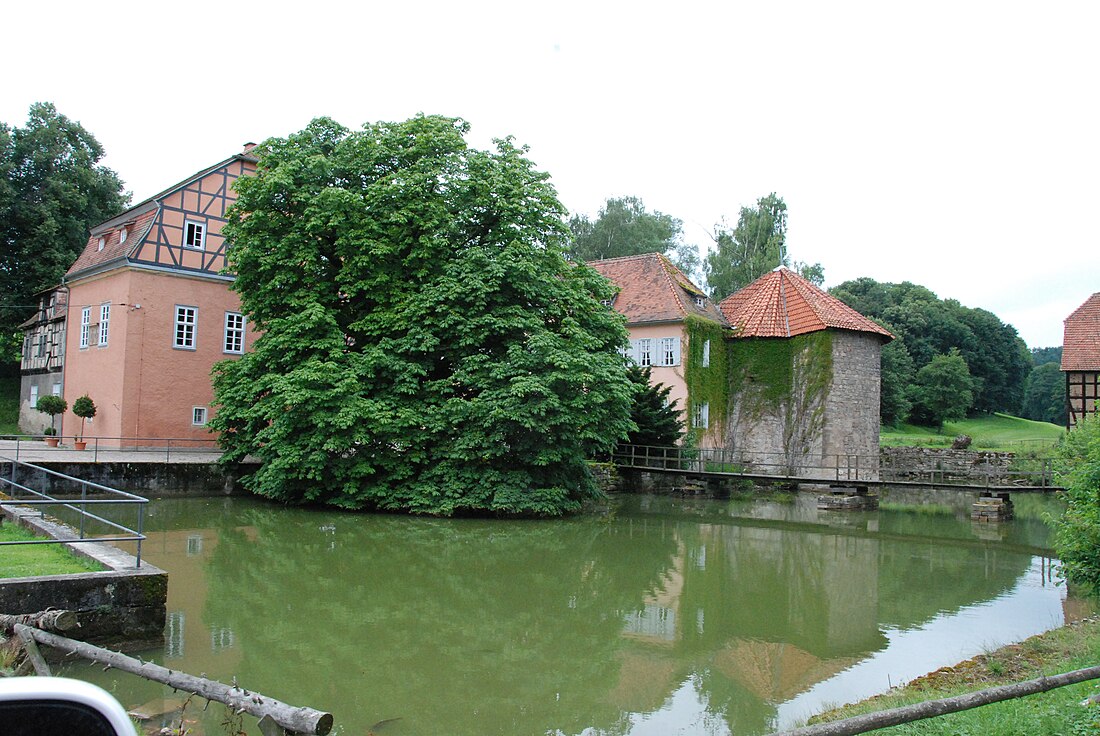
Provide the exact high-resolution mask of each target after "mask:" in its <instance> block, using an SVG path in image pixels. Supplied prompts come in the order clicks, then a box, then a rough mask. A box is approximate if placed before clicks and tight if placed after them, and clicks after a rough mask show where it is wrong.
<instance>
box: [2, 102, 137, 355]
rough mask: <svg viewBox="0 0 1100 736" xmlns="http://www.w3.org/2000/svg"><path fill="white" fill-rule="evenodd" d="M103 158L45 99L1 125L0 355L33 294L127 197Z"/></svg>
mask: <svg viewBox="0 0 1100 736" xmlns="http://www.w3.org/2000/svg"><path fill="white" fill-rule="evenodd" d="M101 158H103V147H102V146H101V145H100V144H99V142H98V141H97V140H96V139H95V137H94V136H93V135H92V134H91V133H89V132H88V131H87V130H85V129H84V127H83V126H81V125H80V123H78V122H76V121H75V120H70V119H69V118H67V117H65V116H64V115H62V114H60V113H58V112H57V109H56V108H55V107H54V106H53V104H51V103H48V102H39V103H35V104H34V105H31V108H30V113H29V116H28V119H27V124H26V126H25V127H23V128H13V127H9V126H8V125H7V124H6V123H0V360H8V359H10V358H11V357H12V356H13V355H16V356H17V355H18V347H17V346H18V345H19V344H20V343H21V339H20V336H19V335H18V334H17V332H18V326H19V323H20V322H22V321H23V320H24V319H26V318H27V317H28V316H30V314H31V313H33V311H34V309H33V307H31V308H30V309H28V308H27V306H28V305H32V304H33V299H32V297H33V295H34V293H35V292H36V291H39V290H41V289H45V288H47V287H49V286H52V285H54V284H56V283H57V282H59V281H60V280H61V277H62V276H63V275H64V273H65V271H66V269H68V267H69V266H71V265H72V263H73V261H74V260H75V259H76V257H77V256H78V255H79V254H80V250H81V249H82V248H83V247H84V244H85V243H86V242H87V239H88V229H89V228H90V227H91V226H92V225H95V224H96V223H98V222H101V221H103V220H106V219H107V218H109V217H112V216H114V215H116V214H118V213H119V212H121V211H122V209H123V208H124V207H125V205H126V203H127V202H128V201H129V195H128V194H126V193H124V192H123V187H122V181H121V180H120V179H119V178H118V176H117V175H116V174H115V172H113V171H111V170H110V169H108V168H106V167H105V166H103V165H101V164H99V160H100V159H101Z"/></svg>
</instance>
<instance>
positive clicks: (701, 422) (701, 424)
mask: <svg viewBox="0 0 1100 736" xmlns="http://www.w3.org/2000/svg"><path fill="white" fill-rule="evenodd" d="M691 426H692V427H694V428H695V429H708V428H709V427H710V403H709V402H706V401H704V402H703V403H701V404H696V405H695V406H694V407H693V411H692V416H691Z"/></svg>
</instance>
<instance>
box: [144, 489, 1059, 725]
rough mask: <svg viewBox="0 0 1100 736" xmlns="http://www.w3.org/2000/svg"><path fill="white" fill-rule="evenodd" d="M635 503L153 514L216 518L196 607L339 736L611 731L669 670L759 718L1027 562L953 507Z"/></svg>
mask: <svg viewBox="0 0 1100 736" xmlns="http://www.w3.org/2000/svg"><path fill="white" fill-rule="evenodd" d="M645 500H646V502H647V503H648V504H649V507H648V509H647V510H641V509H639V508H638V504H639V499H633V498H632V499H627V500H625V501H624V503H623V506H622V508H620V509H619V511H618V515H617V517H615V518H613V519H612V520H610V521H604V520H596V519H594V518H578V519H571V520H558V521H548V522H498V521H479V520H463V521H458V520H434V519H420V518H406V517H385V516H358V515H342V514H338V513H334V512H310V511H303V510H298V509H285V508H283V507H276V506H268V505H264V504H257V503H255V502H242V501H240V500H230V501H223V500H221V499H218V500H212V501H211V500H204V501H195V500H189V501H181V502H167V503H166V502H159V501H158V502H157V505H156V510H155V513H154V516H153V520H155V522H154V521H153V520H151V526H150V528H171V529H181V528H195V527H201V526H204V525H210V526H217V527H218V528H219V529H218V535H219V540H220V541H219V543H218V544H217V545H212V548H213V552H212V555H213V556H212V558H211V560H210V563H209V569H208V571H207V573H208V574H207V579H208V581H209V585H210V589H209V597H208V604H207V606H206V609H205V611H204V618H205V620H206V623H207V624H208V625H214V624H216V625H217V626H219V627H221V626H224V627H228V628H230V629H232V630H233V632H234V634H235V635H236V639H237V642H238V643H239V646H240V649H241V656H242V657H243V660H242V662H241V666H240V669H239V670H238V671H236V672H235V673H232V674H237V675H238V676H239V677H240V678H241V681H242V682H245V683H247V684H248V686H249V687H252V688H256V689H258V690H259V691H260V692H264V693H266V694H269V695H271V696H273V697H279V698H281V699H284V700H287V701H289V702H293V703H301V704H309V705H311V706H314V707H321V708H325V709H330V710H332V711H333V712H334V713H335V714H336V717H337V722H338V723H341V724H345V728H347V732H348V733H356V732H357V731H359V732H362V731H363V730H365V728H366V727H367V726H369V725H370V724H371V723H373V722H375V721H378V720H381V719H383V718H391V717H401V718H402V720H401V721H400V722H398V723H397V724H394V725H392V726H388V727H387V732H388V733H389V734H390V736H401V734H405V733H420V732H432V731H438V730H440V729H441V728H443V730H445V731H447V732H449V733H456V734H464V733H477V734H483V733H488V734H491V733H509V734H512V733H516V734H519V733H545V732H548V731H549V732H553V731H555V730H560V731H561V732H563V733H566V734H576V733H579V732H581V731H583V730H585V729H589V728H590V729H592V730H593V732H596V733H600V734H622V733H627V732H628V731H629V730H630V720H629V718H630V716H628V715H625V714H630V713H652V712H655V711H658V710H660V709H664V708H668V707H669V703H670V700H671V698H672V696H673V694H674V693H676V692H677V690H678V689H679V688H680V687H681V686H683V687H685V688H687V689H688V690H690V691H691V692H692V693H694V695H695V696H697V697H698V698H699V700H700V701H701V702H702V703H704V708H705V712H706V714H707V715H706V716H704V717H705V718H710V719H714V720H715V721H719V722H722V723H724V724H726V726H728V728H729V730H730V731H731V732H732V733H737V734H752V733H763V732H766V731H768V730H769V728H768V726H769V725H770V724H772V723H773V721H774V718H775V713H776V706H777V705H778V704H779V703H781V702H783V701H785V700H787V699H789V698H791V697H793V696H794V695H795V694H797V693H799V692H802V691H804V690H805V689H807V688H808V687H810V686H812V685H813V684H815V683H817V682H820V681H822V680H824V679H827V678H828V677H830V676H832V675H833V674H835V673H836V672H837V671H839V670H840V669H842V668H844V667H847V666H850V665H851V664H853V663H854V662H856V661H858V660H860V659H863V658H864V657H866V656H867V655H869V654H870V653H872V652H873V651H876V650H878V649H881V648H882V646H883V645H884V643H885V639H884V637H883V636H882V633H881V632H882V630H883V629H884V628H887V627H896V626H913V625H919V624H920V623H923V622H925V621H927V620H929V619H930V618H931V617H932V616H934V615H935V614H936V613H938V612H940V611H954V610H958V609H959V608H961V607H963V606H966V605H969V604H972V603H975V602H979V601H985V600H989V599H990V598H993V597H995V596H997V595H999V594H1001V593H1002V592H1004V591H1005V590H1007V589H1009V588H1011V587H1012V586H1013V585H1014V584H1015V582H1016V580H1017V579H1018V577H1019V576H1020V574H1022V573H1023V572H1024V571H1025V570H1026V569H1027V566H1028V563H1029V561H1030V556H1029V555H1027V554H1026V553H1011V552H1008V551H1006V550H1005V549H1004V548H1003V547H999V546H998V545H996V544H985V543H982V542H978V541H975V540H974V537H973V534H972V532H971V530H970V525H969V520H966V519H963V518H958V519H956V518H953V517H951V516H946V517H943V516H940V517H935V516H926V515H920V514H913V513H909V512H896V511H880V512H878V513H877V514H865V515H860V517H859V518H861V519H863V521H862V522H861V523H858V524H856V523H854V522H853V524H852V525H851V526H846V527H843V528H834V527H831V526H828V525H826V524H824V523H822V522H820V521H815V522H811V521H810V520H811V519H812V518H813V516H812V515H810V516H805V515H802V516H799V514H802V513H803V511H804V510H799V509H797V508H796V506H797V504H795V505H791V515H792V518H795V519H797V520H796V521H790V520H783V519H782V518H780V517H779V512H777V511H776V510H775V509H770V510H769V511H768V513H769V514H772V512H775V514H773V515H772V516H770V517H765V516H757V517H753V518H741V519H738V518H733V516H732V515H731V514H733V513H741V510H739V509H740V507H737V506H736V505H735V504H727V503H717V502H713V503H712V502H694V503H692V504H688V503H687V502H683V503H677V502H673V501H671V500H669V499H654V498H652V497H650V498H646V499H645ZM177 503H178V504H179V506H178V508H177V507H176V506H174V505H173V504H177ZM753 508H754V509H755V512H759V511H760V509H761V505H759V504H757V505H756V506H755V507H753ZM242 509H247V510H246V511H244V512H242ZM745 510H746V511H747V510H749V507H745ZM871 520H873V521H874V522H875V525H877V527H876V528H877V531H868V522H869V521H871ZM1017 528H1018V527H1017V525H1016V524H1014V525H1011V528H1010V530H1009V531H1008V534H1009V536H1010V537H1011V536H1012V535H1014V534H1016V532H1015V531H1012V530H1014V529H1017ZM208 533H209V532H208ZM1035 534H1037V532H1035V531H1034V530H1030V531H1027V532H1026V535H1025V536H1028V537H1029V538H1030V537H1031V536H1033V535H1035ZM929 538H933V539H935V540H938V541H935V542H929V541H927V540H928V539H929ZM1010 541H1011V542H1012V543H1015V544H1022V543H1024V542H1023V540H1015V539H1010ZM441 724H442V725H441ZM716 730H722V729H721V728H718V729H716Z"/></svg>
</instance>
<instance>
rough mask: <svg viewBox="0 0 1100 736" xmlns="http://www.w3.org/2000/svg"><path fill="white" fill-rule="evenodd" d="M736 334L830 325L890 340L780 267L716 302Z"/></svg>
mask: <svg viewBox="0 0 1100 736" xmlns="http://www.w3.org/2000/svg"><path fill="white" fill-rule="evenodd" d="M718 306H719V307H720V308H721V309H722V314H724V315H725V316H726V319H727V320H729V323H730V324H731V325H733V327H734V328H736V329H737V330H738V331H737V333H736V336H737V337H794V336H795V335H803V334H806V333H807V332H817V331H818V330H825V329H828V328H834V329H838V330H853V331H855V332H870V333H873V334H876V335H882V336H883V337H884V338H886V339H887V340H892V339H894V336H893V335H891V334H890V333H889V332H888V331H887V330H885V329H883V328H882V327H880V326H878V325H877V324H875V323H874V322H872V321H871V320H869V319H867V318H866V317H864V316H863V315H862V314H860V313H859V312H857V311H856V310H854V309H852V308H851V307H849V306H848V305H847V304H845V303H844V302H842V301H840V300H839V299H837V298H836V297H834V296H830V295H829V294H826V293H825V292H824V291H822V290H821V289H819V288H818V287H816V286H814V285H813V284H811V283H810V282H809V281H807V280H806V279H804V278H802V277H801V276H799V275H798V274H796V273H794V272H793V271H791V270H790V269H788V268H785V267H783V266H780V267H779V268H777V269H775V270H774V271H772V272H771V273H766V274H764V275H763V276H761V277H760V278H758V279H757V280H756V281H753V282H752V283H751V284H749V285H748V286H746V287H745V288H744V289H741V290H740V291H738V292H735V293H733V294H730V295H729V296H728V297H726V298H725V299H723V300H722V302H721V304H719V305H718Z"/></svg>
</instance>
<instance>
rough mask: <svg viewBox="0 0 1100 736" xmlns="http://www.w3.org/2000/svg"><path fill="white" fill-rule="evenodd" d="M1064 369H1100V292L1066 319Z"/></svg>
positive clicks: (1063, 348)
mask: <svg viewBox="0 0 1100 736" xmlns="http://www.w3.org/2000/svg"><path fill="white" fill-rule="evenodd" d="M1065 326H1066V327H1065V333H1064V335H1065V337H1063V339H1062V370H1064V371H1100V293H1096V294H1093V295H1092V296H1090V297H1089V298H1088V299H1087V300H1085V303H1084V304H1082V305H1081V306H1079V307H1077V309H1075V310H1074V312H1073V314H1071V315H1070V316H1068V317H1066V319H1065Z"/></svg>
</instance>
